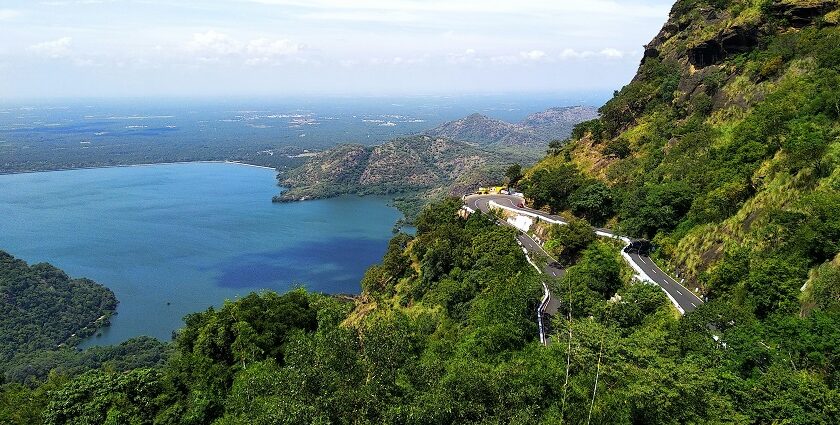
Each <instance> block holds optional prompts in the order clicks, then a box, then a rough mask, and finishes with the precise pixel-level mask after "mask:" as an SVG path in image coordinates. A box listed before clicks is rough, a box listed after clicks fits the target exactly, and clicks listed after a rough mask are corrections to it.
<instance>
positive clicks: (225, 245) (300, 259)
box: [0, 163, 401, 345]
mask: <svg viewBox="0 0 840 425" xmlns="http://www.w3.org/2000/svg"><path fill="white" fill-rule="evenodd" d="M278 192H279V188H278V187H277V185H276V180H275V172H274V171H273V170H269V169H263V168H257V167H249V166H244V165H237V164H223V163H190V164H167V165H150V166H137V167H119V168H99V169H87V170H72V171H54V172H43V173H30V174H13V175H2V176H0V217H2V220H0V249H2V250H5V251H7V252H9V253H10V254H12V255H14V256H16V257H18V258H21V259H23V260H25V261H27V262H29V263H30V264H31V263H37V262H50V263H52V264H53V265H55V266H57V267H59V268H61V269H63V270H64V271H66V272H67V273H68V274H69V275H70V276H72V277H88V278H90V279H93V280H95V281H97V282H99V283H101V284H103V285H105V286H107V287H109V288H111V289H112V290H113V291H114V293H115V294H116V296H117V299H119V301H120V304H119V307H118V309H117V313H118V314H117V315H116V316H114V317H113V318H112V320H111V323H112V325H111V327H110V328H107V329H105V330H103V331H102V335H101V336H99V337H96V338H92V339H91V340H89V341H88V342H87V343H86V344H85V345H92V344H114V343H119V342H121V341H124V340H126V339H128V338H131V337H134V336H139V335H150V336H153V337H157V338H159V339H162V340H169V339H170V336H171V333H172V331H173V330H175V329H178V328H180V327H181V326H182V323H183V321H182V318H183V316H184V315H186V314H188V313H191V312H196V311H201V310H204V309H206V308H207V307H209V306H218V305H221V304H222V303H223V302H224V300H226V299H235V298H236V297H237V296H242V295H245V294H247V293H249V292H252V291H259V290H264V289H270V290H274V291H278V292H284V291H287V290H289V289H290V288H294V287H298V286H304V287H306V288H308V289H310V290H313V291H321V292H327V293H358V292H359V290H360V287H359V281H360V280H361V278H362V275H363V274H364V271H365V270H366V269H367V267H369V266H370V265H372V264H375V263H378V262H379V261H380V260H381V257H382V255H383V254H384V252H385V249H386V247H387V244H388V240H389V239H390V237H391V229H392V226H393V224H394V222H395V221H396V220H397V219H398V218H400V217H401V214H400V213H399V212H398V211H397V210H396V209H394V208H392V207H389V206H388V205H387V200H385V199H382V198H369V197H365V198H360V197H342V198H334V199H326V200H315V201H307V202H299V203H287V204H273V203H272V202H271V197H272V196H273V195H275V194H277V193H278Z"/></svg>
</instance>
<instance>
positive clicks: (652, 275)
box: [464, 195, 703, 314]
mask: <svg viewBox="0 0 840 425" xmlns="http://www.w3.org/2000/svg"><path fill="white" fill-rule="evenodd" d="M490 201H493V202H495V203H497V204H499V205H502V206H505V207H508V208H512V209H514V210H517V211H521V212H527V213H530V214H535V215H537V216H539V217H542V218H546V219H549V220H555V221H561V222H564V223H565V221H564V220H563V218H562V217H559V216H556V215H551V214H547V213H545V212H543V211H538V210H534V209H531V208H527V207H519V206H518V205H520V204H521V203H522V202H523V201H524V200H523V199H522V198H520V197H517V196H512V195H470V196H467V197H466V198H465V199H464V205H466V206H467V207H469V208H471V209H473V210H480V211H482V212H488V211H490ZM595 230H596V231H597V232H598V233H599V234H601V235H602V236H610V237H620V235H617V234H615V233H614V232H612V231H611V230H609V229H595ZM517 239H518V240H519V243H520V244H521V245H522V247H523V248H525V249H526V250H527V251H528V252H533V253H540V254H541V255H548V253H546V252H545V250H543V248H542V247H541V246H540V245H539V244H538V243H536V242H535V241H534V240H533V239H531V237H530V236H528V235H519V236H518V237H517ZM627 256H628V257H629V258H630V261H632V262H633V264H634V265H635V266H636V267H637V268H638V269H640V270H642V271H643V272H644V273H645V274H646V275H647V276H643V278H645V277H646V278H647V279H646V280H650V281H652V282H654V283H656V284H657V285H659V287H661V288H662V290H664V291H665V293H666V294H668V297H669V298H670V299H671V302H673V303H674V304H675V305H676V306H677V307H678V308H679V309H681V310H682V312H683V313H688V312H690V311H692V310H694V309H695V308H697V306H699V305H700V304H702V303H703V300H701V299H700V298H699V297H698V296H697V295H695V294H694V293H693V292H692V291H690V290H688V289H687V288H685V287H684V286H682V285H680V284H679V282H677V281H676V280H675V279H673V278H672V277H670V276H668V275H667V274H666V273H665V272H664V271H662V269H660V268H659V267H658V266H657V265H656V264H655V263H654V262H653V260H652V259H651V258H650V257H648V256H646V255H640V254H638V253H631V252H628V253H627ZM549 258H550V256H549ZM625 258H627V257H625ZM543 272H544V273H545V274H546V275H548V276H555V277H560V276H562V275H563V273H564V272H565V271H564V270H563V269H562V268H559V267H556V266H552V265H551V264H549V265H548V266H546V268H545V270H543ZM552 302H554V303H555V304H554V305H553V306H552V307H553V311H554V312H556V311H557V306H558V305H559V301H557V300H555V297H552ZM546 312H547V313H549V314H552V313H551V312H549V311H548V309H546Z"/></svg>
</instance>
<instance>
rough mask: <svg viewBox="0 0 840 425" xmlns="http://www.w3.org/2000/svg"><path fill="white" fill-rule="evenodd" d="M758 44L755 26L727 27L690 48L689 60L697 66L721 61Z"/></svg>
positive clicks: (702, 66)
mask: <svg viewBox="0 0 840 425" xmlns="http://www.w3.org/2000/svg"><path fill="white" fill-rule="evenodd" d="M757 44H758V30H757V29H756V28H753V27H741V26H736V27H732V28H727V29H726V30H724V31H722V32H721V33H720V34H718V35H717V36H716V37H715V38H713V39H711V40H707V41H703V42H701V43H700V44H698V45H697V46H695V47H692V48H690V49H688V61H689V62H690V63H691V64H692V65H694V66H695V67H697V68H705V67H707V66H709V65H714V64H716V63H719V62H721V61H722V60H724V59H725V58H727V57H728V56H730V55H736V54H739V53H745V52H748V51H750V50H751V49H752V48H753V47H755V46H756V45H757Z"/></svg>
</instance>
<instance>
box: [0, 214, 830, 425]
mask: <svg viewBox="0 0 840 425" xmlns="http://www.w3.org/2000/svg"><path fill="white" fill-rule="evenodd" d="M459 207H460V201H459V200H456V199H453V200H448V201H444V202H442V203H438V204H435V205H432V206H430V207H428V208H427V209H425V210H424V212H423V213H422V214H421V215H420V217H419V218H418V234H417V236H416V237H412V236H408V235H405V234H399V235H397V236H395V237H394V239H393V240H392V241H391V243H390V244H389V247H388V251H387V253H386V254H385V256H384V258H383V261H382V263H381V264H379V265H376V266H374V267H372V268H371V269H370V270H369V271H368V272H367V274H366V276H365V278H364V280H363V287H364V291H363V293H362V295H361V296H360V297H359V298H358V299H357V300H356V301H355V302H350V301H347V300H342V299H339V298H335V297H330V296H325V295H319V294H311V293H306V292H304V291H303V290H297V291H293V292H290V293H287V294H285V295H278V294H275V293H271V292H268V293H261V294H252V295H249V296H247V297H245V298H243V299H241V300H238V301H236V302H228V303H226V304H225V305H224V306H222V307H221V308H219V309H213V308H211V309H208V310H207V311H204V312H201V313H195V314H192V315H189V316H188V317H187V318H186V326H185V327H184V328H183V329H182V330H181V331H180V332H179V333H178V335H177V337H176V339H175V340H174V342H173V343H172V353H171V354H170V356H169V357H168V359H167V360H166V362H165V363H163V364H162V365H158V366H153V367H142V368H136V369H132V370H130V371H127V372H123V371H117V370H114V369H109V368H97V369H92V370H90V371H87V372H85V373H79V374H66V373H65V374H62V373H53V374H51V375H50V376H49V378H48V379H46V381H44V382H43V383H42V384H40V385H39V386H31V385H29V386H27V385H21V384H17V383H11V384H7V385H6V386H5V387H4V391H3V393H2V399H0V412H2V413H0V419H2V420H3V421H5V422H9V423H46V424H60V423H75V424H88V423H114V424H117V423H120V424H121V423H159V424H170V423H171V424H176V423H184V424H202V423H216V424H239V423H243V424H244V423H249V424H283V423H288V424H296V423H300V424H304V423H307V424H308V423H324V424H327V423H347V424H350V423H417V424H425V423H522V424H525V423H534V424H536V423H561V422H563V423H585V422H591V423H628V424H630V423H672V424H680V423H778V422H784V423H813V424H830V423H836V422H837V421H838V420H840V410H839V409H838V406H840V393H838V391H837V384H838V382H840V372H838V370H837V365H838V362H837V356H838V354H840V353H838V348H837V344H835V342H836V341H837V340H838V338H840V305H838V303H837V302H836V300H835V301H834V302H833V303H832V302H825V303H817V304H816V305H812V306H810V307H809V310H808V313H807V314H806V315H801V316H800V315H787V314H776V315H772V316H770V317H767V318H760V317H757V316H756V315H755V314H754V313H753V311H752V309H751V308H750V307H749V306H747V305H744V304H742V303H739V302H738V301H736V300H719V299H718V300H713V301H711V302H709V303H707V304H704V305H703V306H702V307H700V308H699V309H698V310H696V311H695V312H693V313H691V314H689V315H687V316H686V317H684V318H681V317H680V316H679V314H678V313H676V311H675V310H674V308H673V307H672V306H671V304H670V303H669V302H668V301H667V299H666V298H665V296H664V294H663V293H662V291H661V290H660V289H659V288H657V287H655V286H650V285H647V284H641V283H635V284H634V283H632V280H631V279H630V273H629V271H628V270H626V269H625V266H624V265H623V263H622V262H621V259H620V257H619V252H618V249H617V248H616V247H613V246H611V245H609V244H606V243H604V242H599V241H590V243H589V244H588V245H587V246H586V247H585V248H584V249H583V251H582V252H581V254H580V259H579V260H578V261H577V263H576V264H575V265H574V266H572V267H570V268H569V269H568V271H567V274H566V275H565V276H564V277H563V278H562V279H561V280H559V281H556V282H552V285H553V287H554V288H555V291H556V292H557V293H569V294H571V296H570V297H569V298H567V300H568V303H566V304H564V306H565V307H564V311H563V314H562V317H558V318H556V319H555V320H554V321H553V323H552V327H553V329H554V330H553V331H552V334H551V337H550V344H549V345H548V346H542V345H541V344H540V343H539V340H538V337H537V329H536V323H535V320H534V311H535V307H536V304H537V302H538V300H539V298H540V296H541V285H540V284H539V282H540V278H539V276H538V275H537V273H536V271H535V270H534V269H533V268H532V267H531V266H530V265H529V264H528V263H527V260H526V258H525V256H524V254H523V253H522V250H521V249H520V248H519V247H518V246H517V245H516V243H515V242H514V238H513V235H514V233H513V232H514V231H513V230H511V229H508V228H504V227H501V226H497V225H496V224H495V222H494V221H493V220H492V219H490V218H489V217H485V216H482V215H481V214H473V215H472V216H471V217H470V218H469V219H462V218H460V217H458V216H457V215H456V212H457V210H458V208H459ZM837 277H838V276H837V274H836V273H835V274H834V275H831V272H830V271H827V272H826V274H825V275H822V276H821V278H822V279H824V280H827V281H830V280H831V279H836V278H837ZM835 282H836V280H835ZM615 293H618V294H619V295H620V296H621V301H620V302H616V301H615V300H613V301H610V299H611V298H613V295H614V294H615ZM596 383H597V384H596Z"/></svg>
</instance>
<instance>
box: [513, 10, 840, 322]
mask: <svg viewBox="0 0 840 425" xmlns="http://www.w3.org/2000/svg"><path fill="white" fill-rule="evenodd" d="M838 13H840V12H838V2H837V1H828V0H772V1H767V0H764V1H726V2H721V1H700V0H682V1H679V2H677V3H676V4H675V5H674V7H673V9H672V11H671V15H670V17H669V20H668V22H667V23H666V24H665V26H664V27H663V28H662V30H661V31H660V33H659V34H658V35H657V36H656V37H655V38H654V40H653V41H652V42H651V43H650V44H648V45H647V46H646V48H645V53H644V58H643V59H642V63H641V65H640V67H639V70H638V73H637V75H636V76H635V77H634V79H633V80H632V82H631V83H630V84H628V85H627V86H625V87H624V88H622V89H621V91H620V92H618V93H617V94H616V96H615V97H614V98H613V99H612V100H610V101H609V102H607V104H606V105H604V106H603V107H602V108H601V109H600V112H601V118H600V119H598V120H593V121H589V122H586V123H583V124H581V125H579V126H578V127H576V129H575V131H574V133H573V139H574V140H573V142H572V143H571V144H569V145H567V146H566V147H564V148H562V149H558V150H556V151H555V152H553V155H551V156H549V157H546V158H545V159H544V160H542V161H541V162H540V163H539V164H538V165H537V166H535V167H534V168H533V169H531V170H530V171H529V172H528V177H527V179H526V182H525V186H526V194H527V195H529V196H530V197H531V198H532V199H533V202H534V204H535V205H536V206H537V207H543V208H548V209H553V210H572V211H573V212H574V213H576V214H580V215H584V216H587V217H588V218H596V219H597V218H598V217H602V218H603V220H607V219H609V221H610V224H611V225H614V226H618V227H620V228H621V229H622V231H624V232H625V233H629V234H632V235H635V236H639V237H647V238H652V239H653V241H654V242H655V243H656V244H657V245H658V246H659V247H660V250H659V255H660V256H662V257H664V258H665V259H667V260H668V261H670V264H671V266H672V268H673V269H674V270H675V271H676V272H677V273H679V274H680V276H683V277H685V278H686V279H687V280H688V283H689V284H691V285H694V286H698V287H700V288H701V289H702V290H703V291H704V292H705V293H707V294H708V295H709V296H710V297H712V298H715V297H724V298H727V299H733V300H738V302H740V303H743V304H744V305H749V306H750V307H751V308H753V309H754V311H755V312H756V314H758V315H760V316H764V315H768V314H772V313H774V312H794V311H796V310H797V306H798V303H797V296H798V294H799V288H800V287H801V286H802V285H803V284H804V283H805V281H806V279H807V278H808V274H809V272H808V271H809V269H811V268H813V267H816V266H818V265H820V264H821V263H823V262H826V261H829V260H831V259H832V258H834V257H835V256H836V255H837V253H838V251H840V216H839V215H838V214H837V211H840V192H839V191H838V190H840V169H838V163H840V141H838V134H840V126H838V119H840V72H838V71H840V28H838V27H837V26H836V25H837V23H838V16H839V15H838Z"/></svg>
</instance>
